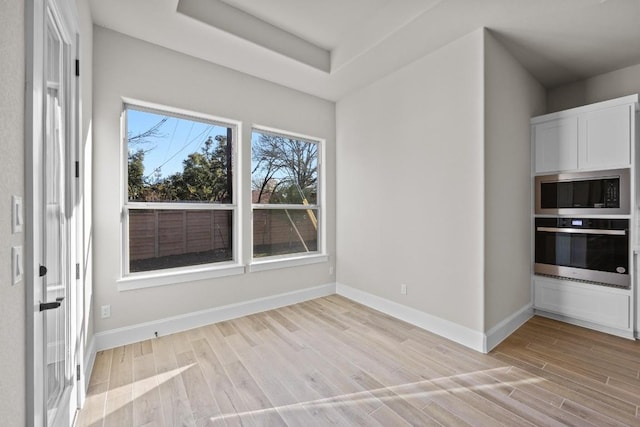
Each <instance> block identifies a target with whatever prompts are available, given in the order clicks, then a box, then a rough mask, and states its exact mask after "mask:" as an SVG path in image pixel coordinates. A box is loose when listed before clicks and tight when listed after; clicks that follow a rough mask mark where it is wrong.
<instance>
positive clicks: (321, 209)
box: [248, 124, 329, 272]
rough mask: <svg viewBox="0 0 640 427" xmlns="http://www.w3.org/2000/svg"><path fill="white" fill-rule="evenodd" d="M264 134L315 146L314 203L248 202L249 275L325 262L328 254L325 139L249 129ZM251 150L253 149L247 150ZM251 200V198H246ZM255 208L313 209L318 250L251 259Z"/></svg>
mask: <svg viewBox="0 0 640 427" xmlns="http://www.w3.org/2000/svg"><path fill="white" fill-rule="evenodd" d="M254 131H256V132H261V133H267V134H271V135H276V136H282V137H285V138H294V139H299V140H301V141H305V142H310V143H314V144H318V151H319V153H318V175H319V179H318V203H317V204H313V205H312V204H309V205H288V204H263V203H255V204H254V203H250V210H251V227H250V228H251V230H250V233H251V234H250V236H251V241H250V251H249V252H250V254H251V255H250V262H249V263H248V269H249V271H250V272H257V271H265V270H274V269H279V268H288V267H297V266H303V265H310V264H317V263H322V262H328V261H329V255H328V254H327V249H326V242H327V236H326V230H327V227H326V219H325V218H326V214H325V211H326V194H325V188H326V185H325V179H326V178H325V175H326V174H325V167H324V165H325V155H326V154H325V153H326V148H325V147H326V140H325V139H323V138H318V137H314V136H309V135H304V134H300V133H296V132H289V131H285V130H282V129H276V128H272V127H268V126H262V125H258V124H253V125H252V126H251V135H253V132H254ZM251 148H253V147H251ZM250 180H251V177H250ZM249 200H250V201H251V199H249ZM256 209H274V210H277V209H292V210H293V209H300V210H307V209H316V210H317V211H318V227H319V230H318V240H319V241H318V250H317V251H313V252H309V253H304V252H297V253H293V254H285V255H273V256H267V257H260V258H254V256H253V211H254V210H256Z"/></svg>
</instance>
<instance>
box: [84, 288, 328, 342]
mask: <svg viewBox="0 0 640 427" xmlns="http://www.w3.org/2000/svg"><path fill="white" fill-rule="evenodd" d="M335 293H336V285H335V283H330V284H326V285H320V286H315V287H313V288H307V289H301V290H298V291H293V292H287V293H284V294H279V295H273V296H269V297H264V298H258V299H254V300H250V301H245V302H240V303H236V304H229V305H225V306H222V307H215V308H211V309H207V310H202V311H196V312H193V313H188V314H183V315H180V316H173V317H167V318H165V319H159V320H155V321H152V322H145V323H139V324H137V325H132V326H126V327H123V328H117V329H111V330H108V331H104V332H98V333H97V334H95V351H100V350H106V349H109V348H114V347H119V346H122V345H126V344H132V343H135V342H139V341H144V340H148V339H150V338H153V337H154V336H155V333H156V332H157V333H158V335H159V336H162V335H169V334H173V333H176V332H182V331H186V330H189V329H193V328H198V327H200V326H205V325H209V324H211V323H216V322H222V321H224V320H230V319H235V318H237V317H241V316H247V315H250V314H255V313H259V312H262V311H267V310H273V309H275V308H279V307H284V306H287V305H291V304H296V303H299V302H303V301H308V300H311V299H314V298H320V297H324V296H328V295H332V294H335ZM95 351H94V353H95Z"/></svg>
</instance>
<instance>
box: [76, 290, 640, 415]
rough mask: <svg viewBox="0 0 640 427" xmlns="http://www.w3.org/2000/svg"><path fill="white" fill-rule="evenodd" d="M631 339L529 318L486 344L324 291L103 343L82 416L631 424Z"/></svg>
mask: <svg viewBox="0 0 640 427" xmlns="http://www.w3.org/2000/svg"><path fill="white" fill-rule="evenodd" d="M639 406H640V342H635V341H630V340H626V339H622V338H617V337H613V336H610V335H606V334H602V333H598V332H594V331H591V330H587V329H583V328H579V327H576V326H572V325H568V324H564V323H560V322H556V321H553V320H550V319H546V318H542V317H534V318H532V319H531V320H529V321H528V322H527V323H526V324H525V325H524V326H522V327H521V328H520V329H518V331H516V332H515V333H514V334H513V335H512V336H511V337H509V338H508V339H507V340H505V341H504V342H503V343H502V344H500V345H499V346H498V347H497V348H496V349H494V350H493V351H492V352H491V353H490V354H488V355H484V354H481V353H478V352H475V351H472V350H469V349H467V348H465V347H463V346H461V345H458V344H455V343H452V342H451V341H448V340H446V339H444V338H441V337H438V336H436V335H434V334H431V333H429V332H426V331H424V330H422V329H419V328H416V327H414V326H412V325H409V324H407V323H404V322H401V321H398V320H396V319H394V318H391V317H389V316H386V315H384V314H381V313H379V312H377V311H375V310H371V309H369V308H367V307H364V306H362V305H360V304H357V303H354V302H352V301H350V300H348V299H345V298H342V297H340V296H336V295H333V296H329V297H326V298H320V299H316V300H313V301H308V302H304V303H301V304H296V305H293V306H289V307H284V308H280V309H277V310H272V311H268V312H265V313H260V314H255V315H251V316H247V317H243V318H239V319H235V320H230V321H226V322H222V323H218V324H213V325H209V326H205V327H202V328H198V329H194V330H191V331H187V332H183V333H179V334H174V335H169V336H162V337H159V338H154V339H151V340H148V341H144V342H141V343H137V344H132V345H127V346H124V347H118V348H114V349H111V350H106V351H101V352H99V353H98V355H97V356H96V362H95V365H94V368H93V373H92V376H91V381H90V386H89V391H88V397H87V401H86V404H85V407H84V408H83V410H82V411H81V412H80V413H79V415H78V421H77V423H76V425H78V426H118V427H120V426H151V425H154V426H163V425H164V426H208V425H215V426H224V425H228V426H253V425H260V426H305V427H306V426H328V425H341V426H394V427H395V426H406V425H415V426H430V425H442V426H464V425H471V426H491V427H494V426H499V425H506V426H548V425H549V426H554V425H556V426H560V425H576V426H640V412H639V409H638V408H639Z"/></svg>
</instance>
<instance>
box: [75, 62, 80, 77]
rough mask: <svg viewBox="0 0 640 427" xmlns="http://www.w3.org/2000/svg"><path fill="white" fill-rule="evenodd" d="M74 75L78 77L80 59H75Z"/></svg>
mask: <svg viewBox="0 0 640 427" xmlns="http://www.w3.org/2000/svg"><path fill="white" fill-rule="evenodd" d="M76 77H80V60H79V59H76Z"/></svg>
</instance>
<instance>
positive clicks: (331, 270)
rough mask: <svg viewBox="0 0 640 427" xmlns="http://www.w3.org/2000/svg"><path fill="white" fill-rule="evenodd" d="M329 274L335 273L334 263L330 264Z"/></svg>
mask: <svg viewBox="0 0 640 427" xmlns="http://www.w3.org/2000/svg"><path fill="white" fill-rule="evenodd" d="M329 274H330V275H331V274H333V265H330V266H329Z"/></svg>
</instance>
